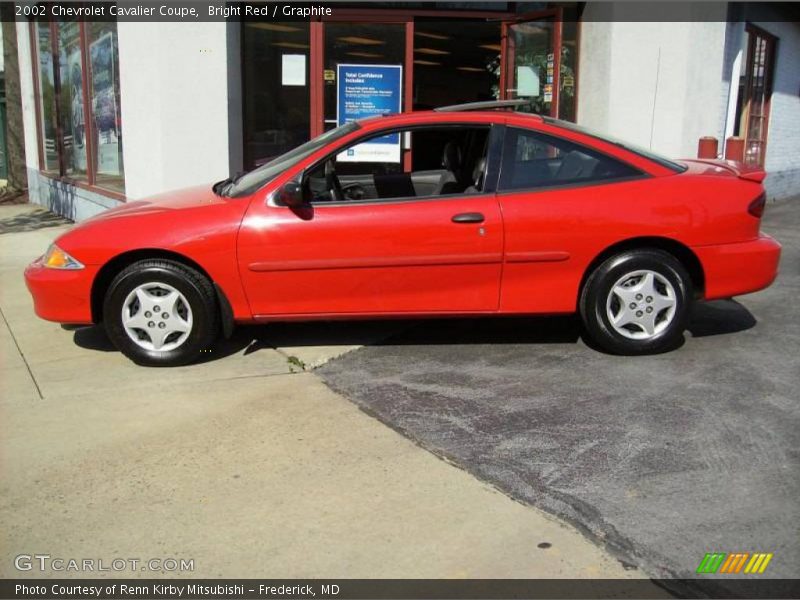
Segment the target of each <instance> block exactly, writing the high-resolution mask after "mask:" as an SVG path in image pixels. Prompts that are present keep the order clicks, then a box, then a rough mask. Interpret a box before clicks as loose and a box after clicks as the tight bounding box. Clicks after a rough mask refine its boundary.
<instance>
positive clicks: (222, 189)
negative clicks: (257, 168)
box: [211, 171, 247, 196]
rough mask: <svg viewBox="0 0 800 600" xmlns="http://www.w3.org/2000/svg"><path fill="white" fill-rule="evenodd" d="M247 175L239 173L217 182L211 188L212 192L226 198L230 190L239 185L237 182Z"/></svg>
mask: <svg viewBox="0 0 800 600" xmlns="http://www.w3.org/2000/svg"><path fill="white" fill-rule="evenodd" d="M246 174H247V171H239V172H238V173H237V174H236V175H234V176H233V177H228V178H227V179H223V180H222V181H218V182H217V183H215V184H214V185H213V186H212V188H211V189H212V190H214V193H215V194H216V195H217V196H227V195H228V192H229V191H230V189H231V188H232V187H233V186H234V185H236V184H237V183H239V180H240V179H241V178H242V177H243V176H244V175H246Z"/></svg>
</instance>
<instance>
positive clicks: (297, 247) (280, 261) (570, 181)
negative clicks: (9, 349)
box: [25, 102, 780, 365]
mask: <svg viewBox="0 0 800 600" xmlns="http://www.w3.org/2000/svg"><path fill="white" fill-rule="evenodd" d="M509 105H514V103H513V102H512V103H509V102H498V103H488V104H487V103H478V104H475V105H462V106H459V107H448V108H446V109H439V110H438V111H431V112H417V113H405V114H398V115H392V116H383V117H376V118H371V119H367V120H364V121H358V122H351V123H347V124H346V125H343V126H341V127H338V128H337V129H333V130H331V131H328V132H327V133H325V134H324V135H322V136H320V137H318V138H316V139H313V140H311V141H310V142H308V143H306V144H303V145H302V146H300V147H298V148H296V149H294V150H292V151H290V152H288V153H286V154H284V155H282V156H280V157H278V158H276V159H274V160H272V161H271V162H269V163H267V164H265V165H263V166H261V167H258V168H257V169H255V170H253V171H250V172H249V173H246V174H244V175H241V176H239V177H237V178H235V179H228V180H225V181H221V182H219V183H216V184H214V185H213V186H211V185H207V186H200V187H196V188H192V189H187V190H183V191H178V192H170V193H167V194H163V195H161V196H156V197H154V198H150V199H148V200H142V201H136V202H129V203H127V204H125V205H124V206H120V207H118V208H114V209H112V210H109V211H107V212H105V213H103V214H101V215H99V216H96V217H94V218H92V219H89V220H87V221H85V222H83V223H80V224H79V225H77V226H75V227H74V228H72V229H71V230H70V231H68V232H66V233H65V234H64V235H62V236H61V237H60V238H58V239H57V240H56V242H55V244H53V245H52V246H51V247H50V249H49V250H48V251H47V253H46V254H45V255H44V256H42V257H41V258H38V259H36V260H35V261H34V262H33V263H32V264H31V265H30V266H29V267H28V268H27V270H26V271H25V278H26V280H27V284H28V287H29V289H30V291H31V293H32V295H33V299H34V304H35V308H36V313H37V314H38V315H39V316H40V317H42V318H44V319H48V320H52V321H58V322H61V323H70V324H82V323H84V324H90V323H98V322H103V323H104V326H105V329H106V331H107V332H108V335H109V337H110V338H111V340H112V341H113V343H114V344H115V345H116V346H117V348H119V349H120V350H121V351H122V352H123V353H124V354H126V355H127V356H128V357H130V358H131V359H132V360H134V361H135V362H137V363H139V364H144V365H180V364H185V363H188V362H191V361H192V360H193V359H195V358H196V357H197V356H198V355H199V353H200V352H201V351H202V350H204V349H206V348H208V347H209V346H210V345H211V344H213V343H214V340H215V338H216V337H217V336H218V334H219V333H220V332H224V333H225V334H226V335H230V332H231V331H232V329H233V327H234V324H235V323H255V322H258V323H263V322H269V321H288V320H301V319H302V320H315V319H320V320H322V319H356V318H385V317H414V318H418V317H423V316H425V317H428V316H430V317H442V316H452V315H523V314H524V315H531V314H550V315H552V314H564V313H575V312H578V313H580V315H581V317H582V319H583V322H584V324H585V328H586V331H587V333H588V335H589V336H590V337H591V338H592V339H593V340H594V341H595V342H596V343H597V344H599V345H600V346H601V347H603V348H605V349H607V350H609V351H611V352H614V353H621V354H643V353H651V352H658V351H663V350H666V349H669V348H670V347H672V346H674V345H675V344H676V342H677V341H678V340H680V338H681V336H682V332H683V329H684V327H685V325H686V321H687V316H688V313H689V308H690V304H691V303H692V302H693V301H694V300H711V299H714V298H727V297H730V296H734V295H738V294H746V293H748V292H754V291H756V290H760V289H762V288H764V287H766V286H768V285H769V284H770V283H771V282H772V281H773V280H774V279H775V276H776V273H777V266H778V259H779V256H780V245H779V244H778V243H777V242H776V241H775V240H773V239H772V238H771V237H769V236H767V235H764V234H762V233H760V232H759V227H760V222H761V216H762V214H763V212H764V206H765V195H764V189H763V187H762V180H763V179H764V176H765V174H764V172H763V171H761V170H757V169H749V168H746V167H744V166H743V165H741V164H738V163H731V162H723V161H701V160H683V161H680V162H673V161H670V160H667V159H664V158H662V157H660V156H656V155H654V154H652V153H650V152H648V151H644V150H640V149H637V148H634V147H632V146H630V145H628V144H626V143H623V142H619V141H615V140H611V139H608V138H605V137H601V136H598V135H595V134H593V133H591V132H588V131H586V130H584V129H581V128H579V127H576V126H575V125H572V124H570V123H565V122H561V121H557V120H554V119H551V118H548V117H541V116H536V115H531V114H524V113H517V112H508V111H503V110H493V109H497V108H502V107H507V106H509Z"/></svg>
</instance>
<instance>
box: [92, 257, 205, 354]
mask: <svg viewBox="0 0 800 600" xmlns="http://www.w3.org/2000/svg"><path fill="white" fill-rule="evenodd" d="M218 314H219V311H218V307H217V299H216V295H215V294H214V288H213V287H212V285H211V282H209V281H208V279H207V278H206V277H205V276H203V275H202V274H201V273H198V272H197V271H196V270H195V269H192V268H190V267H187V266H186V265H183V264H180V263H176V262H173V261H169V260H143V261H139V262H136V263H133V264H132V265H130V266H128V267H126V268H125V269H123V270H122V271H121V272H120V273H119V274H118V275H117V276H116V277H115V278H114V280H113V281H112V282H111V285H110V286H109V288H108V291H107V292H106V296H105V301H104V303H103V322H104V323H105V328H106V332H107V333H108V337H109V338H110V339H111V341H112V342H113V343H114V345H115V346H116V347H117V348H118V349H119V350H120V352H122V353H123V354H125V356H127V357H128V358H130V359H131V360H133V361H134V362H135V363H137V364H140V365H147V366H165V367H171V366H178V365H185V364H187V363H190V362H192V361H193V360H195V359H196V358H197V357H198V356H199V354H200V353H201V352H202V351H203V350H205V349H207V348H208V347H209V346H210V345H211V344H212V343H213V342H214V339H215V338H216V336H217V332H218V330H219V317H218Z"/></svg>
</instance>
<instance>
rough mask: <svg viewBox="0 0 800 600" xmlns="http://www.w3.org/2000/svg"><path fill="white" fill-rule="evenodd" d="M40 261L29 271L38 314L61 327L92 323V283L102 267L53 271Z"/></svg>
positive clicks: (34, 305) (30, 266) (26, 275)
mask: <svg viewBox="0 0 800 600" xmlns="http://www.w3.org/2000/svg"><path fill="white" fill-rule="evenodd" d="M40 260H41V259H37V260H35V261H33V262H32V263H31V264H30V265H28V268H26V269H25V284H26V285H27V286H28V290H29V291H30V293H31V296H33V308H34V310H35V311H36V314H37V315H38V316H39V317H41V318H42V319H46V320H48V321H56V322H57V323H70V324H76V325H82V324H90V323H92V302H91V298H92V282H93V281H94V278H95V275H97V271H98V270H99V267H93V266H85V267H84V268H83V269H76V270H70V269H49V268H47V267H44V266H42V263H41V262H40Z"/></svg>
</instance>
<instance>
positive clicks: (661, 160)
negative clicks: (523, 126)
mask: <svg viewBox="0 0 800 600" xmlns="http://www.w3.org/2000/svg"><path fill="white" fill-rule="evenodd" d="M542 118H543V119H544V121H545V123H549V124H550V125H558V126H559V127H563V128H564V129H569V130H571V131H576V132H578V133H582V134H583V135H590V136H592V137H594V138H597V139H598V140H602V141H604V142H608V143H609V144H614V145H615V146H619V147H620V148H625V150H628V151H629V152H633V153H634V154H638V155H639V156H643V157H644V158H646V159H648V160H652V161H653V162H655V163H658V164H659V165H661V166H662V167H666V168H667V169H671V170H672V171H675V172H676V173H683V172H684V171H685V170H686V169H687V167H686V165H682V164H680V163H676V162H674V161H672V160H670V159H668V158H667V157H665V156H662V155H660V154H656V153H655V152H653V151H652V150H648V149H647V148H642V147H641V146H637V145H636V144H631V143H630V142H625V141H623V140H619V139H617V138H614V137H611V136H610V135H605V134H601V133H598V132H597V131H594V130H593V129H589V128H588V127H584V126H583V125H576V124H575V123H570V122H568V121H562V120H561V119H553V118H551V117H542Z"/></svg>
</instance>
